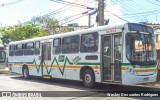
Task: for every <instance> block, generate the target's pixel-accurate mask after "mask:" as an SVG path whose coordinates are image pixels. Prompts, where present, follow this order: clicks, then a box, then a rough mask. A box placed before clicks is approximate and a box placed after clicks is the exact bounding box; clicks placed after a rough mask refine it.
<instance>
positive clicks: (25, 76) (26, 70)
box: [22, 67, 29, 79]
mask: <svg viewBox="0 0 160 100" xmlns="http://www.w3.org/2000/svg"><path fill="white" fill-rule="evenodd" d="M22 73H23V78H25V79H28V78H29V70H28V67H24V68H23V72H22Z"/></svg>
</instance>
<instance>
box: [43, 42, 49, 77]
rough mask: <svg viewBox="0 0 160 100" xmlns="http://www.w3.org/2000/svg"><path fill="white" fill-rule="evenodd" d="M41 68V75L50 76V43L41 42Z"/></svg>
mask: <svg viewBox="0 0 160 100" xmlns="http://www.w3.org/2000/svg"><path fill="white" fill-rule="evenodd" d="M41 49H42V50H41V57H42V59H41V69H42V76H46V77H47V76H50V75H51V73H50V72H51V71H50V70H51V67H50V66H51V65H50V63H51V43H50V42H47V43H42V48H41Z"/></svg>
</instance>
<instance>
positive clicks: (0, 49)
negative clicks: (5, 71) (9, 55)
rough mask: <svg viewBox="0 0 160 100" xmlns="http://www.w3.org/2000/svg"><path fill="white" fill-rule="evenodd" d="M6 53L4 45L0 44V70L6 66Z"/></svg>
mask: <svg viewBox="0 0 160 100" xmlns="http://www.w3.org/2000/svg"><path fill="white" fill-rule="evenodd" d="M5 61H6V52H5V49H4V45H3V44H0V68H4V67H5V66H6V63H5Z"/></svg>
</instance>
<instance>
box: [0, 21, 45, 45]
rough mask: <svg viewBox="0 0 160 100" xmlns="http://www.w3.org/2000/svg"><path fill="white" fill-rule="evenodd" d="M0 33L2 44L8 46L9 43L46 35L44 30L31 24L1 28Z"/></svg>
mask: <svg viewBox="0 0 160 100" xmlns="http://www.w3.org/2000/svg"><path fill="white" fill-rule="evenodd" d="M0 33H1V35H2V38H1V40H2V42H3V44H8V43H9V42H11V41H18V40H24V39H29V38H34V37H40V36H45V35H47V33H46V32H45V30H44V28H41V27H38V25H36V24H32V23H26V24H22V23H18V24H17V25H15V26H12V27H2V28H1V29H0Z"/></svg>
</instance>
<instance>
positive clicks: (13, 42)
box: [9, 24, 124, 45]
mask: <svg viewBox="0 0 160 100" xmlns="http://www.w3.org/2000/svg"><path fill="white" fill-rule="evenodd" d="M123 26H124V24H116V25H105V26H97V27H93V28H88V29H83V30H78V31H72V32H66V33H60V34H53V35H49V36H43V37H37V38H32V39H26V40H20V41H12V42H10V43H9V45H11V44H19V43H27V42H33V41H40V40H46V39H52V38H57V37H67V36H70V35H78V34H82V33H91V32H95V31H101V30H104V29H110V28H122V27H123Z"/></svg>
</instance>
